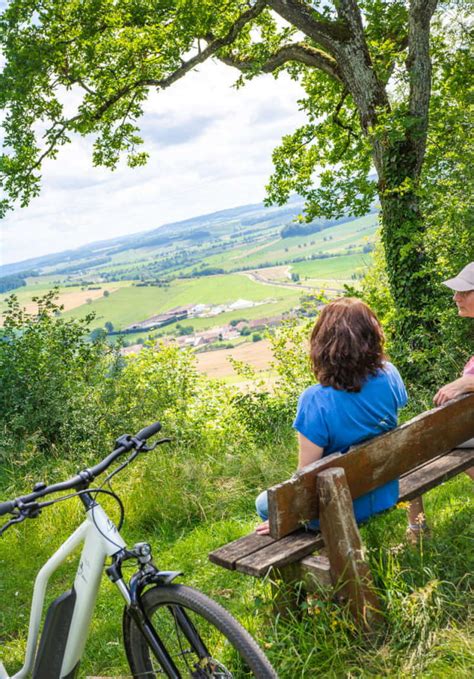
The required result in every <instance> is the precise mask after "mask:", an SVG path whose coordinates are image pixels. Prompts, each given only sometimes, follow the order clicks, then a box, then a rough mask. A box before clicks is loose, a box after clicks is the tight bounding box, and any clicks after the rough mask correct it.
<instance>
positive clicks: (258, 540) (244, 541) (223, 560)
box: [209, 533, 275, 570]
mask: <svg viewBox="0 0 474 679" xmlns="http://www.w3.org/2000/svg"><path fill="white" fill-rule="evenodd" d="M274 542H275V540H274V539H273V538H271V537H270V536H269V535H259V534H258V533H250V534H249V535H245V536H244V537H242V538H238V540H234V541H233V542H229V543H228V544H227V545H224V546H223V547H220V548H219V549H216V550H214V551H213V552H211V553H210V554H209V561H212V563H215V564H217V566H222V567H223V568H228V569H229V570H234V568H235V564H236V562H237V561H238V560H239V559H242V558H244V557H245V556H248V555H250V554H253V553H254V552H258V551H259V550H260V549H262V548H263V547H266V546H267V545H271V544H273V543H274Z"/></svg>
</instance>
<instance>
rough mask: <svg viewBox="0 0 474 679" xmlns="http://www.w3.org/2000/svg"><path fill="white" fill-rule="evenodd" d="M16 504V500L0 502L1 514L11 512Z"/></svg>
mask: <svg viewBox="0 0 474 679" xmlns="http://www.w3.org/2000/svg"><path fill="white" fill-rule="evenodd" d="M15 506H16V505H15V501H14V500H9V501H8V502H0V516H3V515H4V514H10V513H11V512H12V511H13V510H14V509H15Z"/></svg>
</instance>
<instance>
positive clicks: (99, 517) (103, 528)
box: [0, 504, 130, 679]
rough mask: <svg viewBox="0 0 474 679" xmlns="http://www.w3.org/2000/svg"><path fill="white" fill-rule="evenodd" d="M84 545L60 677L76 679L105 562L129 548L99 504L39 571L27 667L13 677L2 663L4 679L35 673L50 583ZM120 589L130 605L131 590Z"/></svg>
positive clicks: (0, 677) (21, 678)
mask: <svg viewBox="0 0 474 679" xmlns="http://www.w3.org/2000/svg"><path fill="white" fill-rule="evenodd" d="M81 543H84V546H83V549H82V553H81V557H80V560H79V566H78V569H77V572H76V577H75V580H74V591H75V593H76V599H75V603H74V612H73V615H72V619H71V624H70V627H69V632H68V636H67V642H66V649H65V653H64V657H63V662H62V666H61V673H60V676H61V679H63V678H64V679H67V677H69V676H72V673H73V671H74V669H75V668H76V667H77V665H78V664H79V661H80V659H81V657H82V654H83V651H84V647H85V645H86V640H87V633H88V630H89V625H90V621H91V618H92V614H93V611H94V606H95V601H96V598H97V592H98V590H99V587H100V581H101V577H102V573H103V570H104V564H105V559H106V558H107V557H110V556H113V555H114V554H116V553H117V552H118V551H120V550H121V549H123V548H125V546H126V545H125V542H124V541H123V539H122V537H121V536H120V534H119V532H118V530H117V528H116V526H115V524H114V523H113V521H111V519H109V517H108V516H107V514H106V513H105V511H104V510H103V509H102V507H101V506H100V505H99V504H94V505H93V506H92V507H91V508H90V509H87V511H86V519H85V521H84V522H83V523H82V524H81V525H80V526H79V527H78V528H77V530H75V531H74V533H73V534H72V535H71V536H70V537H69V538H68V539H67V540H66V541H65V542H64V543H63V544H62V545H61V547H59V549H58V550H57V551H56V552H55V553H54V554H53V556H52V557H51V558H50V559H48V561H47V562H46V563H45V564H44V566H43V567H42V568H41V570H40V571H39V573H38V575H37V577H36V580H35V585H34V589H33V598H32V602H31V613H30V623H29V630H28V640H27V645H26V653H25V661H24V665H23V667H22V668H21V670H20V671H19V672H17V673H16V674H14V675H11V676H10V675H9V674H8V673H7V671H6V669H5V667H4V665H3V663H2V662H0V679H26V677H27V676H28V675H29V674H30V673H31V672H32V671H33V667H34V663H35V658H36V655H37V649H38V638H39V631H40V625H41V616H42V612H43V607H44V599H45V594H46V587H47V584H48V581H49V579H50V577H51V575H52V574H53V573H54V572H55V571H56V570H57V569H58V568H59V566H60V565H61V564H62V563H63V562H64V561H65V559H67V557H68V556H69V555H70V554H71V553H72V552H73V551H74V550H75V549H76V548H77V547H78V546H79V545H80V544H81ZM116 585H117V586H118V588H119V590H120V592H121V594H122V596H123V597H124V599H125V601H126V603H130V597H129V594H128V590H127V588H126V586H125V584H124V582H123V580H119V581H118V582H116Z"/></svg>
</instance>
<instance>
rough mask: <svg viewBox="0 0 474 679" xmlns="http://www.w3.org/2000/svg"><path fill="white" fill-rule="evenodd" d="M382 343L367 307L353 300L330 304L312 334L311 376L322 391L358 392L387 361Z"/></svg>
mask: <svg viewBox="0 0 474 679" xmlns="http://www.w3.org/2000/svg"><path fill="white" fill-rule="evenodd" d="M384 341H385V338H384V334H383V330H382V328H381V326H380V323H379V320H378V318H377V316H376V315H375V314H374V312H373V311H372V309H371V308H370V307H368V306H367V304H365V303H364V302H362V301H361V300H360V299H356V298H354V297H342V298H341V299H337V300H335V301H333V302H330V303H329V304H328V305H327V306H325V307H324V309H323V310H322V311H321V313H320V314H319V317H318V320H317V321H316V323H315V326H314V328H313V331H312V333H311V346H310V360H311V366H312V369H313V372H314V374H315V375H316V376H317V378H318V379H319V382H320V384H322V385H323V386H324V387H334V389H340V390H343V391H352V392H357V391H360V389H361V386H362V384H363V383H364V381H365V380H366V379H367V377H368V376H369V375H375V373H376V372H377V370H379V369H380V368H381V367H382V365H383V362H384V360H385V359H386V356H385V354H384V350H383V347H384Z"/></svg>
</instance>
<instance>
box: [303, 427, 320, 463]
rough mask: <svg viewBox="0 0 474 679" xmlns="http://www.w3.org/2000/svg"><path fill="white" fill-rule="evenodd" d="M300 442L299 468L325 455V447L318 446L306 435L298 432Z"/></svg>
mask: <svg viewBox="0 0 474 679" xmlns="http://www.w3.org/2000/svg"><path fill="white" fill-rule="evenodd" d="M298 443H299V456H298V469H302V468H303V467H306V465H308V464H311V462H316V460H320V459H321V458H322V456H323V452H324V448H321V446H317V445H316V444H315V443H312V442H311V441H310V440H309V439H307V438H306V436H303V434H300V433H299V432H298Z"/></svg>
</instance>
